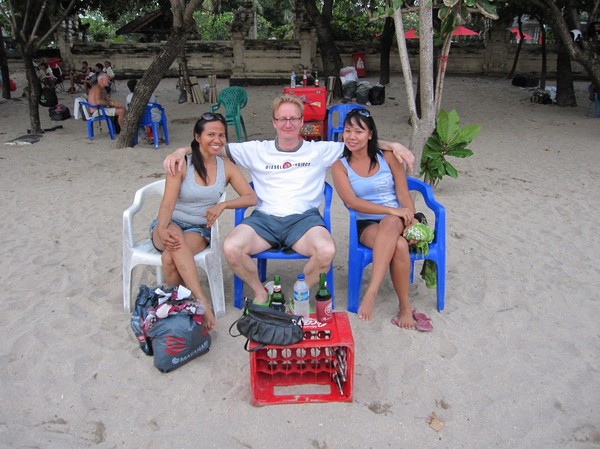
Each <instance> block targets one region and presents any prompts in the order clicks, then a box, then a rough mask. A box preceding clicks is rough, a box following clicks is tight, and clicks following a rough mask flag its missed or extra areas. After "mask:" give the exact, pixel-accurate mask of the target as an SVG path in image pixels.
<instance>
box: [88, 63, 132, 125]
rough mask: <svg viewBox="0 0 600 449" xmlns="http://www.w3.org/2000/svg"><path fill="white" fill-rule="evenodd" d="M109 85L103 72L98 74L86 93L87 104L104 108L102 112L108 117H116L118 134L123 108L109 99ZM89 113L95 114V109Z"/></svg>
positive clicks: (120, 104) (121, 122)
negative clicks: (96, 80)
mask: <svg viewBox="0 0 600 449" xmlns="http://www.w3.org/2000/svg"><path fill="white" fill-rule="evenodd" d="M100 65H102V64H100ZM109 83H110V78H109V77H108V75H107V74H106V73H104V72H100V73H99V74H98V82H97V83H96V84H95V85H93V86H92V87H91V89H90V90H89V92H88V103H89V104H91V105H97V106H104V111H105V112H106V115H108V116H109V117H117V124H118V125H119V126H118V127H117V132H120V129H121V127H122V126H123V118H124V117H125V106H123V103H121V102H119V101H114V100H111V99H110V95H109V93H108V92H107V91H106V86H108V85H109ZM90 109H91V110H90V112H91V113H94V112H96V108H93V107H92V108H90Z"/></svg>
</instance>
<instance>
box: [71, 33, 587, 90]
mask: <svg viewBox="0 0 600 449" xmlns="http://www.w3.org/2000/svg"><path fill="white" fill-rule="evenodd" d="M309 34H310V33H307V36H304V37H303V38H301V39H299V40H294V41H277V40H244V39H234V40H232V41H215V42H199V41H189V42H188V44H187V47H186V51H187V55H188V65H189V69H190V73H191V74H192V75H196V76H198V77H206V76H208V75H217V76H218V77H220V78H230V79H231V83H232V84H239V85H251V84H278V83H282V82H285V81H287V80H289V74H290V72H291V71H292V70H295V71H296V73H301V71H302V69H303V68H308V69H321V60H320V55H319V53H318V50H317V47H316V39H313V37H312V35H309ZM160 45H161V44H130V43H95V44H75V45H73V46H72V48H71V53H72V54H71V57H72V61H74V64H75V66H76V67H79V65H80V64H81V61H83V60H86V61H88V62H89V63H90V65H93V64H95V63H96V62H102V61H104V60H105V59H109V60H110V61H111V62H112V63H113V66H114V68H115V73H116V74H117V77H118V78H122V79H123V78H131V77H140V76H141V75H142V74H143V73H144V71H145V70H146V69H147V67H148V66H149V65H150V62H151V61H152V59H153V58H154V55H155V54H156V53H157V52H158V51H159V49H160ZM338 46H339V48H340V51H341V54H342V60H343V62H344V65H345V66H350V65H353V59H352V54H353V53H354V52H356V51H361V52H364V53H365V63H366V71H367V75H376V74H377V72H378V69H379V61H380V55H379V44H378V42H370V43H361V44H356V43H351V42H338ZM515 51H516V44H505V43H498V42H491V43H489V44H488V45H487V46H486V47H484V46H483V44H482V43H476V44H469V45H467V44H461V43H458V44H453V46H452V49H451V52H450V57H449V62H448V67H447V70H448V72H447V73H448V74H459V75H474V76H477V75H479V76H481V75H487V76H505V75H506V74H507V73H508V71H509V70H510V68H511V67H512V64H513V58H514V54H515ZM409 53H410V60H411V66H412V68H413V70H418V53H419V47H418V43H416V42H415V43H409ZM390 65H391V71H392V73H401V72H402V70H401V66H400V59H399V56H398V51H397V48H394V49H393V50H392V53H391V55H390ZM541 66H542V63H541V49H540V46H538V45H531V44H525V45H523V47H522V49H521V55H520V57H519V64H518V66H517V72H518V73H533V74H539V72H540V70H541ZM572 66H573V71H574V74H575V76H576V77H577V76H584V77H585V76H586V74H585V71H584V70H583V68H582V67H581V66H580V65H579V64H577V63H573V64H572ZM547 67H548V72H549V73H548V77H549V78H552V77H554V76H555V71H556V54H555V53H553V52H551V51H549V52H548V65H547ZM178 74H179V69H178V65H177V63H176V62H175V63H174V64H173V65H172V66H171V68H170V69H169V72H168V73H167V76H178Z"/></svg>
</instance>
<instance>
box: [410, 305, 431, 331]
mask: <svg viewBox="0 0 600 449" xmlns="http://www.w3.org/2000/svg"><path fill="white" fill-rule="evenodd" d="M412 316H413V318H414V320H415V329H417V330H418V331H421V332H431V331H432V330H433V325H432V324H431V319H430V318H429V317H428V316H427V315H425V314H424V313H421V312H417V309H413V311H412Z"/></svg>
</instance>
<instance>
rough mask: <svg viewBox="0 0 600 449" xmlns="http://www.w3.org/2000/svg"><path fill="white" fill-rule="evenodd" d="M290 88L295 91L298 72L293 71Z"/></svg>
mask: <svg viewBox="0 0 600 449" xmlns="http://www.w3.org/2000/svg"><path fill="white" fill-rule="evenodd" d="M290 87H291V88H292V89H293V88H295V87H296V72H294V71H293V70H292V75H291V76H290Z"/></svg>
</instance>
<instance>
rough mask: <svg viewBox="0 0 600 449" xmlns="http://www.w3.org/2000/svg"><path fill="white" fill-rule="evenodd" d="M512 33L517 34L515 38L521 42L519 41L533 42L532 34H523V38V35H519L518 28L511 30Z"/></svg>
mask: <svg viewBox="0 0 600 449" xmlns="http://www.w3.org/2000/svg"><path fill="white" fill-rule="evenodd" d="M510 32H511V33H514V34H516V36H515V38H516V39H517V40H519V41H520V40H521V39H525V40H526V41H530V40H533V36H531V35H530V34H527V33H523V36H521V33H519V29H518V28H511V29H510Z"/></svg>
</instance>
